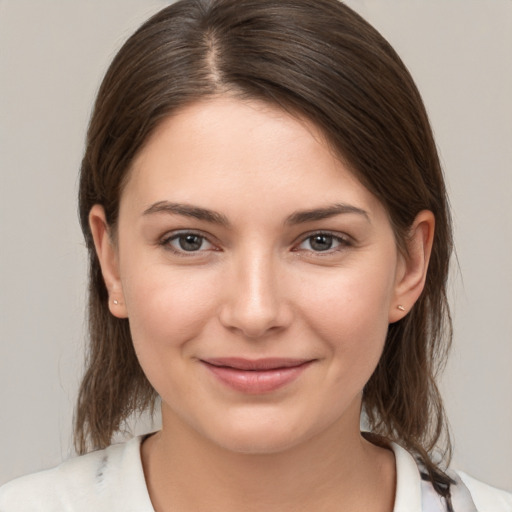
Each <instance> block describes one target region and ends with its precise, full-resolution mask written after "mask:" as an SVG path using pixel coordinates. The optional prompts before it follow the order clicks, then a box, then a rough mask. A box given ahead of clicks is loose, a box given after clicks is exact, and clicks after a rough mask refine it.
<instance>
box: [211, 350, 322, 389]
mask: <svg viewBox="0 0 512 512" xmlns="http://www.w3.org/2000/svg"><path fill="white" fill-rule="evenodd" d="M313 361H314V360H312V359H307V360H306V359H280V358H268V359H257V360H250V359H243V358H215V359H207V360H201V363H202V364H203V365H204V366H205V367H206V368H207V369H208V370H209V371H210V372H211V373H212V374H213V375H214V376H215V377H216V379H217V380H219V381H220V382H221V383H222V384H224V385H226V386H228V387H230V388H232V389H235V390H237V391H241V392H243V393H247V394H263V393H270V392H272V391H275V390H277V389H279V388H281V387H283V386H285V385H287V384H289V383H291V382H292V381H294V380H296V379H297V378H298V377H299V376H300V375H301V374H302V373H303V372H304V371H305V370H306V369H307V368H308V367H309V366H310V365H311V363H313Z"/></svg>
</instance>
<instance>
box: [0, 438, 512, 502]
mask: <svg viewBox="0 0 512 512" xmlns="http://www.w3.org/2000/svg"><path fill="white" fill-rule="evenodd" d="M144 437H145V436H138V437H135V438H133V439H132V440H131V441H128V442H126V443H122V444H115V445H112V446H109V447H108V448H106V449H105V450H99V451H95V452H91V453H88V454H87V455H83V456H81V457H76V458H73V459H70V460H68V461H66V462H63V463H62V464H60V465H59V466H57V467H55V468H53V469H49V470H46V471H41V472H39V473H34V474H32V475H27V476H24V477H21V478H18V479H16V480H13V481H12V482H9V483H8V484H6V485H4V486H3V487H1V488H0V512H35V511H38V512H154V509H153V506H152V504H151V500H150V498H149V493H148V489H147V486H146V481H145V479H144V471H143V468H142V460H141V451H140V446H141V442H142V440H143V439H144ZM391 447H392V449H393V452H394V454H395V459H396V470H397V485H396V495H395V506H394V508H393V512H446V510H447V508H446V503H445V502H444V500H443V499H441V498H440V497H439V496H438V495H437V493H436V492H435V491H434V490H433V488H432V486H431V485H430V483H428V482H426V481H424V480H422V478H421V473H420V470H419V469H418V466H417V464H416V461H415V460H414V458H413V457H412V455H411V454H409V453H408V452H407V451H406V450H404V449H403V448H402V447H400V446H399V445H397V444H394V443H393V444H392V445H391ZM451 476H453V477H454V479H455V480H456V482H457V483H456V485H455V486H452V487H454V489H453V492H452V495H453V498H452V502H453V510H454V512H475V511H477V512H512V494H510V493H508V492H505V491H500V490H498V489H494V488H492V487H490V486H488V485H486V484H483V483H481V482H478V481H476V480H474V479H472V478H470V477H468V476H467V475H464V474H463V473H452V474H451ZM475 505H476V508H475Z"/></svg>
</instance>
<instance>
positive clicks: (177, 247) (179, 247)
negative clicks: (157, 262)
mask: <svg viewBox="0 0 512 512" xmlns="http://www.w3.org/2000/svg"><path fill="white" fill-rule="evenodd" d="M164 243H165V245H169V246H170V247H171V249H173V250H174V251H176V252H199V251H205V250H208V249H211V248H212V247H213V246H212V244H211V243H210V242H208V240H207V239H206V238H205V237H204V236H201V235H198V234H197V233H178V234H176V235H173V236H171V237H170V238H167V240H165V241H164Z"/></svg>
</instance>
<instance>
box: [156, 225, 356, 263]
mask: <svg viewBox="0 0 512 512" xmlns="http://www.w3.org/2000/svg"><path fill="white" fill-rule="evenodd" d="M186 236H196V237H198V238H200V239H201V245H202V244H203V242H207V243H208V244H210V245H211V246H212V247H215V245H214V244H213V243H212V242H210V240H208V237H207V236H206V235H204V234H202V233H200V232H197V231H179V232H174V233H172V234H171V235H169V236H165V237H164V238H163V239H162V240H161V241H160V242H159V245H160V246H162V247H164V248H165V249H166V250H169V251H171V252H172V253H173V254H175V255H177V256H181V257H194V256H197V255H199V254H202V253H204V252H206V251H205V250H197V251H186V250H184V249H176V248H175V247H173V246H172V245H171V242H172V241H174V240H179V239H180V238H181V237H186ZM321 236H325V237H329V238H331V239H332V241H333V242H336V243H338V244H339V245H338V247H336V248H334V249H332V248H329V249H327V250H325V251H314V250H312V249H300V248H299V246H300V245H302V244H303V243H305V242H307V241H308V240H310V241H311V240H312V239H313V238H315V237H321ZM352 245H353V243H352V241H351V240H350V239H349V237H347V236H341V235H340V234H335V233H332V232H329V231H315V232H313V233H308V234H307V235H306V236H303V237H301V239H300V242H299V243H298V244H296V245H295V247H294V249H293V251H294V252H298V251H301V250H302V251H308V252H311V253H313V254H315V256H320V257H324V256H328V255H332V254H333V253H337V252H340V251H342V250H343V249H344V248H347V247H350V246H352ZM214 251H219V249H214Z"/></svg>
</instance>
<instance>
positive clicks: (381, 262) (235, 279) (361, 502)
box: [0, 0, 512, 512]
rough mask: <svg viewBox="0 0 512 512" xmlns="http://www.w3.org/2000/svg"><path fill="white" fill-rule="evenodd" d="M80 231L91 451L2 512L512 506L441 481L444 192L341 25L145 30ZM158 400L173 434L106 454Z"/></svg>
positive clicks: (322, 17) (381, 62)
mask: <svg viewBox="0 0 512 512" xmlns="http://www.w3.org/2000/svg"><path fill="white" fill-rule="evenodd" d="M80 214H81V222H82V228H83V231H84V234H85V238H86V241H87V243H88V247H89V251H90V253H89V254H90V318H89V320H90V331H91V345H90V357H89V366H88V369H87V372H86V374H85V377H84V379H83V383H82V387H81V391H80V396H79V401H78V406H77V415H76V442H77V449H78V451H79V453H82V454H84V453H86V452H87V451H88V450H90V449H97V451H93V452H92V453H91V454H88V455H85V456H84V457H79V458H77V459H75V460H72V461H69V462H67V463H64V464H63V465H61V466H59V467H58V468H56V469H54V470H51V471H49V472H46V473H40V474H36V475H33V476H29V477H25V478H24V479H21V480H18V481H15V482H13V483H11V484H9V485H7V486H5V487H4V488H3V490H2V491H1V492H0V509H1V510H6V511H9V510H33V509H34V505H35V504H37V506H38V507H39V508H40V509H41V510H137V511H142V510H144V511H145V510H148V511H149V510H156V511H157V512H159V511H166V510H216V509H222V510H224V511H229V510H232V509H235V508H236V509H237V510H239V509H244V510H260V509H262V508H264V509H266V510H279V511H286V510H324V511H331V510H333V511H334V510H340V509H342V508H343V509H347V510H365V511H383V512H384V511H391V510H395V511H400V510H408V511H411V510H412V511H414V510H427V511H431V510H432V511H434V510H436V511H437V510H461V511H462V510H468V511H469V510H476V509H477V508H478V509H480V510H497V511H499V510H510V509H511V508H512V499H511V497H510V496H509V495H508V494H507V493H504V492H501V491H497V490H493V489H491V488H488V487H487V486H485V485H484V484H480V483H478V482H476V481H474V480H472V479H471V478H469V477H466V476H465V475H457V474H455V473H451V472H450V473H448V472H446V471H445V470H444V469H443V468H444V466H443V461H442V460H440V459H442V456H443V455H444V456H445V459H446V462H447V461H448V459H449V451H450V450H449V448H450V444H449V440H448V436H447V432H446V428H445V420H444V412H443V407H442V402H441V399H440V396H439V393H438V391H437V388H436V384H435V380H434V375H435V374H436V371H437V369H438V367H439V365H440V364H441V363H442V362H443V360H444V357H445V354H446V351H447V349H448V345H449V341H450V330H449V327H450V322H449V314H448V308H447V304H446V296H445V284H446V277H447V269H448V262H449V255H450V252H451V228H450V218H449V211H448V207H447V201H446V196H445V189H444V183H443V177H442V173H441V169H440V165H439V160H438V157H437V154H436V149H435V144H434V141H433V138H432V133H431V130H430V127H429V124H428V119H427V116H426V114H425V111H424V108H423V105H422V102H421V99H420V97H419V94H418V92H417V90H416V88H415V86H414V84H413V82H412V80H411V78H410V76H409V74H408V73H407V71H406V69H405V67H404V66H403V64H402V63H401V61H400V59H399V58H398V57H397V56H396V54H395V53H394V51H393V50H392V49H391V48H390V47H389V45H388V44H387V43H386V42H385V41H384V40H383V39H382V37H381V36H380V35H379V34H378V33H376V31H375V30H374V29H372V28H371V27H370V26H369V25H368V24H367V23H366V22H364V21H363V20H362V19H361V18H359V17H358V16H357V15H356V14H354V13H353V12H352V11H350V10H349V9H348V8H347V7H345V6H343V5H342V4H340V3H337V2H336V1H334V0H320V1H316V2H308V1H305V0H290V1H287V0H285V1H276V0H274V1H270V0H268V1H267V0H263V1H258V2H249V1H242V2H241V1H239V0H238V1H235V0H231V1H225V0H220V1H213V2H212V1H187V0H185V1H181V2H178V3H176V4H174V5H172V6H170V7H169V8H167V9H164V10H163V11H161V12H160V13H159V14H157V15H156V16H154V17H153V18H152V19H150V20H149V21H148V22H147V23H146V24H145V25H144V26H143V27H141V28H140V29H139V30H138V31H137V32H136V33H135V34H134V35H133V36H132V37H131V38H130V39H129V40H128V41H127V43H126V44H125V45H124V47H123V48H122V49H121V51H120V52H119V54H118V55H117V56H116V58H115V59H114V62H113V63H112V65H111V67H110V69H109V71H108V72H107V75H106V77H105V79H104V82H103V84H102V87H101V89H100V91H99V94H98V99H97V102H96V106H95V110H94V113H93V116H92V119H91V124H90V128H89V133H88V140H87V147H86V153H85V156H84V160H83V164H82V170H81V182H80ZM157 396H158V397H159V398H160V399H161V408H162V429H161V430H160V431H159V432H157V433H154V434H152V435H147V436H142V437H139V438H135V439H134V440H132V441H130V442H129V443H127V444H125V445H114V446H111V447H109V448H107V447H108V446H109V445H110V443H111V441H112V436H113V435H114V434H115V433H116V432H117V431H118V430H119V429H120V428H122V424H123V421H124V420H125V419H126V418H127V417H128V416H129V415H130V414H131V413H132V412H134V411H139V410H140V411H142V410H146V409H147V408H150V409H151V408H153V407H154V406H155V400H156V397H157ZM361 410H363V412H364V416H365V418H366V420H367V423H368V429H369V431H370V432H371V434H369V433H366V434H363V435H361V433H360V426H359V425H360V416H361ZM443 436H444V439H445V443H444V444H445V446H444V449H443V443H442V439H443ZM436 447H437V448H441V452H436V451H435V449H436ZM415 459H416V461H417V462H416V461H415Z"/></svg>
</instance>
